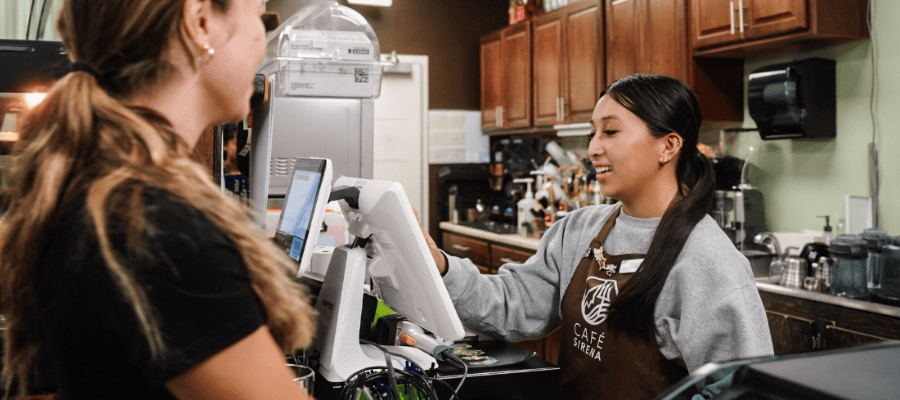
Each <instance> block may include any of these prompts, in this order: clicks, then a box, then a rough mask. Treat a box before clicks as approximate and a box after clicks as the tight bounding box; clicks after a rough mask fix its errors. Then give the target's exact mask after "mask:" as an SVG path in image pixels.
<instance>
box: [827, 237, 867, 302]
mask: <svg viewBox="0 0 900 400" xmlns="http://www.w3.org/2000/svg"><path fill="white" fill-rule="evenodd" d="M866 246H867V244H866V241H865V240H863V238H862V237H861V236H860V235H840V236H838V237H837V238H835V239H834V241H833V242H831V247H829V251H830V252H831V255H832V258H833V259H834V265H833V266H832V269H831V271H830V274H831V293H832V294H834V295H836V296H841V297H847V298H852V299H861V298H864V297H867V295H868V288H867V276H866V264H867V262H868V254H867V253H868V251H867V249H866Z"/></svg>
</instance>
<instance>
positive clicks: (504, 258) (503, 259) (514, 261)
mask: <svg viewBox="0 0 900 400" xmlns="http://www.w3.org/2000/svg"><path fill="white" fill-rule="evenodd" d="M500 262H502V263H504V264H509V263H517V262H518V261H516V260H511V259H509V258H506V257H501V258H500Z"/></svg>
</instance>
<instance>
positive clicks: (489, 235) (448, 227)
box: [440, 222, 541, 251]
mask: <svg viewBox="0 0 900 400" xmlns="http://www.w3.org/2000/svg"><path fill="white" fill-rule="evenodd" d="M440 227H441V229H443V230H445V231H447V232H453V233H458V234H460V235H466V236H471V237H474V238H478V239H484V240H487V241H489V242H494V243H500V244H505V245H509V246H513V247H519V248H522V249H527V250H533V251H537V248H538V244H540V243H541V240H540V239H532V238H526V237H522V236H519V235H503V234H499V233H494V232H490V231H486V230H483V229H476V228H470V227H467V226H462V225H459V224H454V223H451V222H441V224H440Z"/></svg>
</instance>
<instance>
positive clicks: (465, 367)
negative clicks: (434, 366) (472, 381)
mask: <svg viewBox="0 0 900 400" xmlns="http://www.w3.org/2000/svg"><path fill="white" fill-rule="evenodd" d="M441 354H442V355H443V356H444V358H446V359H449V360H453V362H455V363H457V364H459V365H462V367H463V376H462V379H460V381H459V384H458V385H456V390H454V391H453V396H452V397H450V398H451V399H452V398H453V397H456V400H459V395H458V393H459V389H461V388H462V385H463V383H464V382H465V381H466V377H467V376H469V366H468V365H466V363H465V362H463V360H460V359H459V358H458V357H456V356H455V355H453V354H450V351H449V349H447V350H444V351H442V352H441Z"/></svg>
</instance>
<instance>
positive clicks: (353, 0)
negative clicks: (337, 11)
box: [347, 0, 393, 7]
mask: <svg viewBox="0 0 900 400" xmlns="http://www.w3.org/2000/svg"><path fill="white" fill-rule="evenodd" d="M391 1H393V0H347V2H348V3H350V4H358V5H361V6H376V7H390V6H391Z"/></svg>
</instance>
